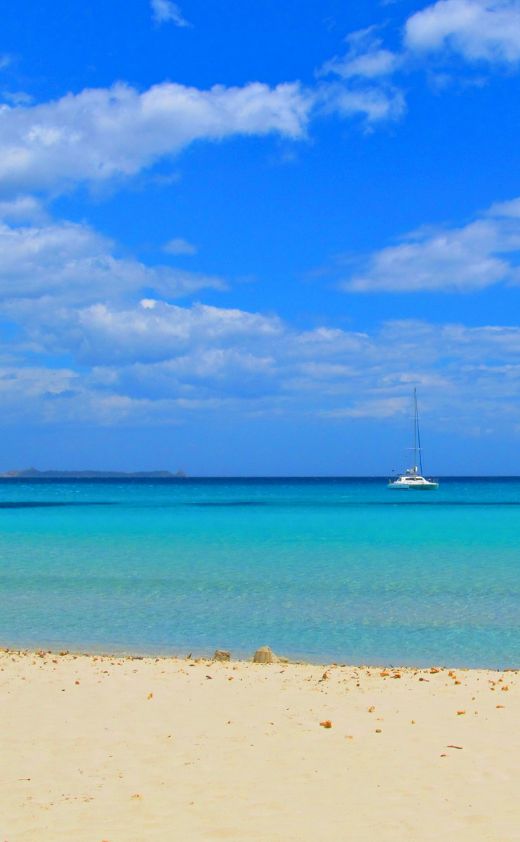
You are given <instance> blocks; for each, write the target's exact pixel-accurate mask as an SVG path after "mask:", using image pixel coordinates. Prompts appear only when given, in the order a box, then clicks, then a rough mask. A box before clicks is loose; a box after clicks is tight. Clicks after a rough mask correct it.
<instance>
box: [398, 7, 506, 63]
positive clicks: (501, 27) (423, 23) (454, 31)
mask: <svg viewBox="0 0 520 842" xmlns="http://www.w3.org/2000/svg"><path fill="white" fill-rule="evenodd" d="M405 43H406V46H407V47H408V48H409V49H410V50H413V51H419V52H425V51H432V50H441V49H449V50H452V51H454V52H457V53H460V55H462V56H463V57H464V58H465V59H467V60H469V61H475V60H484V61H490V62H503V63H517V62H518V61H519V60H520V3H519V2H518V0H438V2H436V3H433V4H432V5H431V6H427V7H426V8H425V9H422V10H421V11H419V12H416V13H415V14H414V15H412V16H411V17H410V18H409V19H408V20H407V22H406V30H405Z"/></svg>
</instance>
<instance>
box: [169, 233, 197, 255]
mask: <svg viewBox="0 0 520 842" xmlns="http://www.w3.org/2000/svg"><path fill="white" fill-rule="evenodd" d="M163 250H164V251H165V252H167V253H168V254H180V255H185V256H191V255H193V254H196V253H197V246H194V245H193V243H190V242H188V240H184V239H183V238H182V237H174V238H173V240H168V242H167V243H165V245H164V246H163Z"/></svg>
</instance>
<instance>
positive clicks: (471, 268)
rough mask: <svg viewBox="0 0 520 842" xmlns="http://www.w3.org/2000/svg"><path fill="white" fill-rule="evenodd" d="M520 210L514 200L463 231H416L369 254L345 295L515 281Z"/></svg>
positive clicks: (517, 277)
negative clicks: (393, 243) (349, 293)
mask: <svg viewBox="0 0 520 842" xmlns="http://www.w3.org/2000/svg"><path fill="white" fill-rule="evenodd" d="M519 208H520V202H519V201H518V200H513V201H511V202H505V203H502V204H496V205H494V206H492V207H491V208H490V209H489V211H488V212H487V213H485V214H482V215H481V216H480V218H478V219H476V220H474V221H472V222H470V223H468V224H467V225H465V226H463V227H459V228H443V229H434V230H432V229H422V230H419V231H417V232H414V233H412V234H410V235H408V236H407V237H405V238H403V239H402V241H401V242H399V243H398V244H397V245H392V246H388V247H387V248H383V249H381V250H380V251H377V252H375V253H374V254H372V255H371V256H370V257H369V258H368V260H367V261H366V264H365V266H364V267H363V269H362V271H360V272H358V273H356V274H355V275H354V276H353V277H352V278H349V279H348V280H346V281H344V282H343V283H342V284H341V286H342V288H343V289H344V290H346V291H347V292H419V291H428V290H429V291H459V292H466V291H471V290H477V289H483V288H485V287H488V286H491V285H492V284H496V283H499V282H506V283H516V282H519V281H520V275H519V272H518V267H517V258H518V254H519V252H520V211H519Z"/></svg>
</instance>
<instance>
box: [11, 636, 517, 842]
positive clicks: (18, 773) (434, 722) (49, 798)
mask: <svg viewBox="0 0 520 842" xmlns="http://www.w3.org/2000/svg"><path fill="white" fill-rule="evenodd" d="M0 669H1V672H0V705H1V708H0V727H1V776H2V781H1V787H0V793H1V800H0V840H1V842H33V840H34V842H47V840H48V841H49V842H58V840H68V842H69V840H70V842H72V840H74V842H80V841H81V840H85V842H102V840H106V842H152V840H165V841H166V842H167V841H168V840H187V842H188V840H189V842H191V840H244V842H245V840H265V842H277V840H283V842H292V841H293V840H294V842H306V840H309V841H310V840H313V842H314V841H315V840H332V841H333V842H335V841H336V840H355V842H357V840H375V842H386V840H413V842H422V841H423V840H450V842H451V840H468V842H470V840H471V842H475V840H490V842H491V840H492V842H509V840H515V842H516V840H520V728H519V722H520V716H519V714H520V680H519V675H518V673H517V672H505V673H494V672H486V671H481V670H479V671H463V670H456V671H455V676H456V678H453V677H450V676H449V675H448V671H446V670H443V671H440V672H436V673H430V672H429V671H427V670H422V671H418V670H401V671H400V672H399V673H398V674H399V675H400V676H401V677H400V678H393V675H394V671H389V675H388V676H384V675H380V673H381V672H382V670H381V669H380V668H378V669H375V668H371V669H367V668H364V667H363V668H353V667H334V666H333V667H330V666H329V667H327V668H325V667H317V666H309V665H282V664H277V665H268V666H267V665H256V664H248V663H243V662H238V663H229V664H223V663H211V662H207V661H205V662H198V663H194V662H192V661H182V660H174V659H159V660H155V659H150V658H148V659H144V660H142V659H137V660H134V659H131V658H119V657H103V658H100V657H97V658H96V657H93V656H78V657H74V656H72V655H66V656H60V655H58V654H54V655H48V654H46V655H45V656H43V657H40V656H38V655H35V654H34V653H21V654H18V653H11V652H7V653H0ZM325 669H326V670H327V675H328V677H327V678H325V679H323V680H320V679H322V675H323V673H324V671H325ZM208 676H211V677H210V678H208ZM421 679H423V680H422V681H421ZM455 681H459V682H460V683H457V684H456V683H455ZM506 687H507V688H509V689H508V690H506V689H505V688H506ZM152 694H153V695H152ZM457 711H464V713H463V714H460V715H458V714H457ZM327 719H329V720H331V721H332V727H331V728H330V729H326V728H324V727H321V726H320V724H319V723H320V721H324V720H327ZM412 720H413V722H412ZM450 746H460V747H461V748H453V747H450Z"/></svg>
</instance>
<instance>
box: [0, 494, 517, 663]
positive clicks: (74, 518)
mask: <svg viewBox="0 0 520 842" xmlns="http://www.w3.org/2000/svg"><path fill="white" fill-rule="evenodd" d="M519 527H520V479H518V478H507V479H496V478H467V479H464V478H457V479H455V478H447V479H444V480H442V479H441V486H440V488H439V489H438V490H437V491H426V492H413V491H391V490H388V489H387V488H386V480H384V479H350V478H349V479H247V480H244V479H205V480H199V479H185V480H154V481H151V480H66V481H63V480H41V479H40V480H31V481H28V480H27V481H26V480H3V481H1V482H0V600H1V601H0V645H2V646H9V647H29V646H36V647H48V648H50V647H54V648H56V647H60V648H72V649H77V650H82V651H110V652H119V651H123V652H132V653H136V654H139V653H141V654H146V653H157V654H176V655H186V654H188V653H190V652H191V653H192V654H193V655H194V656H195V655H211V654H212V653H213V650H214V649H216V648H225V649H229V650H231V652H232V654H233V656H237V657H238V656H251V654H252V652H253V651H254V650H255V649H256V648H257V647H259V646H261V645H264V644H268V645H270V646H271V647H272V648H273V649H274V650H275V652H278V653H279V654H283V655H286V656H289V657H291V658H296V659H306V660H311V661H316V662H332V661H336V662H339V663H355V664H385V665H417V666H424V665H431V664H438V665H450V666H458V667H461V666H467V667H477V666H479V667H498V668H507V667H520V552H519V549H520V530H519Z"/></svg>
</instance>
